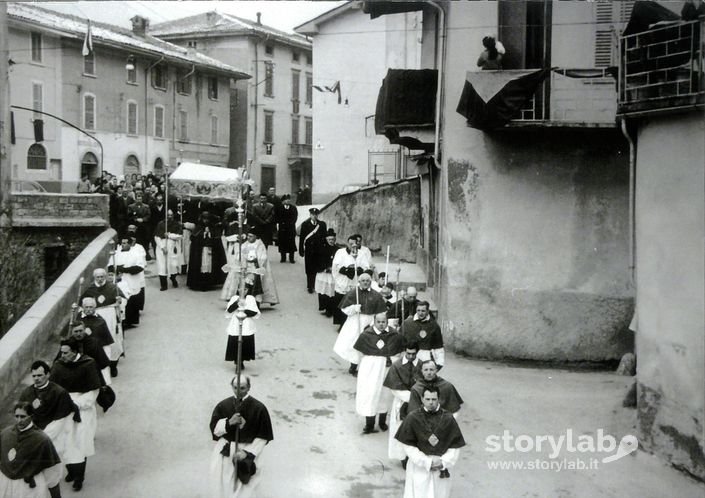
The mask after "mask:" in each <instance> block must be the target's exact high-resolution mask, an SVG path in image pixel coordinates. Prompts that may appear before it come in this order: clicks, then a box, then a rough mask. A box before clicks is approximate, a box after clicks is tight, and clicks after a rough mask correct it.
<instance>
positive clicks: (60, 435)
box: [0, 413, 76, 496]
mask: <svg viewBox="0 0 705 498" xmlns="http://www.w3.org/2000/svg"><path fill="white" fill-rule="evenodd" d="M74 425H76V422H74V421H73V413H70V414H68V415H66V416H65V417H63V418H60V419H58V420H52V421H51V422H49V423H48V424H47V426H46V427H45V428H44V429H43V430H44V434H46V435H47V436H49V439H51V442H52V443H54V448H56V452H57V453H58V454H59V457H61V461H62V462H65V461H66V458H65V457H64V453H65V452H66V448H67V446H68V444H69V441H70V440H71V438H72V437H73V435H74V433H75V430H76V428H75V427H74ZM0 496H2V494H0Z"/></svg>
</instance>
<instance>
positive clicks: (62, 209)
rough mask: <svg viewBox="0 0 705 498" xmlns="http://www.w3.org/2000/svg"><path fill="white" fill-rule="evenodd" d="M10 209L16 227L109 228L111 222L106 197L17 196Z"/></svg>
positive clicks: (29, 193) (13, 196) (42, 194)
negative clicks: (109, 221)
mask: <svg viewBox="0 0 705 498" xmlns="http://www.w3.org/2000/svg"><path fill="white" fill-rule="evenodd" d="M10 206H11V208H12V226H13V227H57V226H60V227H67V226H69V227H86V226H90V227H94V226H103V227H107V226H108V220H109V219H110V206H109V204H108V196H107V195H104V194H50V193H44V192H28V193H21V194H19V193H17V194H12V196H11V198H10Z"/></svg>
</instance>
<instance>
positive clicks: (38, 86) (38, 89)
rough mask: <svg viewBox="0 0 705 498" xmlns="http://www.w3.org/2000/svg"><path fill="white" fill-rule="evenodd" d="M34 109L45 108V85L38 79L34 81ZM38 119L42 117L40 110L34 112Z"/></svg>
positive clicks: (41, 109)
mask: <svg viewBox="0 0 705 498" xmlns="http://www.w3.org/2000/svg"><path fill="white" fill-rule="evenodd" d="M32 109H34V110H35V111H43V110H44V85H43V84H42V83H39V82H37V81H33V82H32ZM34 117H35V118H36V119H42V115H41V114H40V113H38V112H35V113H34Z"/></svg>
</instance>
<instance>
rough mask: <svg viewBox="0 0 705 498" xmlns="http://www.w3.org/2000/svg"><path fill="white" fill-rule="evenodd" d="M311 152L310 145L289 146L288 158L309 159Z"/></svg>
mask: <svg viewBox="0 0 705 498" xmlns="http://www.w3.org/2000/svg"><path fill="white" fill-rule="evenodd" d="M311 150H312V146H311V144H289V157H295V158H299V159H302V158H303V159H310V158H311V156H312V153H311Z"/></svg>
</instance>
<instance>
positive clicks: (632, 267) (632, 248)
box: [619, 117, 636, 286]
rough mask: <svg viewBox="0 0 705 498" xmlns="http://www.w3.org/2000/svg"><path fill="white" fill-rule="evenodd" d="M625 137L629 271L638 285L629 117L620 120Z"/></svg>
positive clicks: (633, 174)
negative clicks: (626, 146)
mask: <svg viewBox="0 0 705 498" xmlns="http://www.w3.org/2000/svg"><path fill="white" fill-rule="evenodd" d="M619 122H620V129H621V130H622V134H623V135H624V138H626V139H627V142H629V272H630V274H631V280H632V285H633V286H636V220H635V213H636V146H635V144H634V140H633V139H632V137H631V135H630V134H629V130H627V119H626V118H624V117H622V118H620V120H619Z"/></svg>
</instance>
